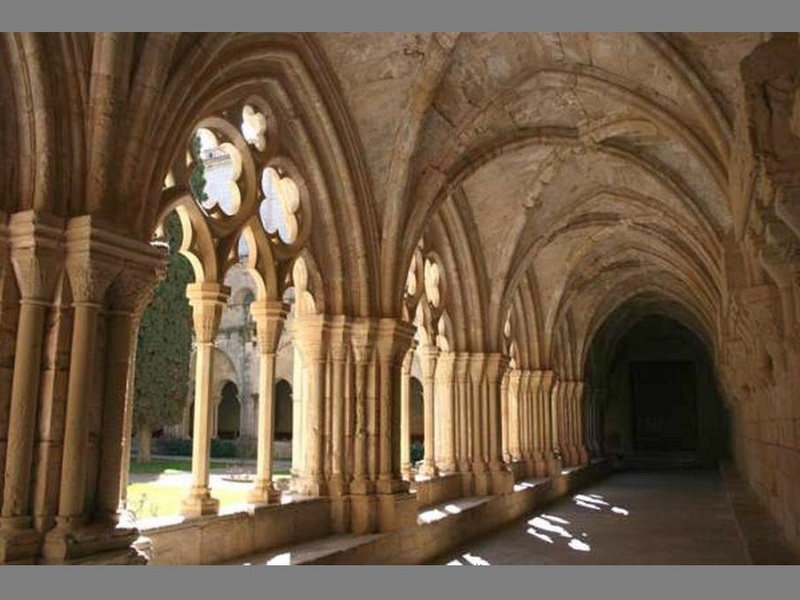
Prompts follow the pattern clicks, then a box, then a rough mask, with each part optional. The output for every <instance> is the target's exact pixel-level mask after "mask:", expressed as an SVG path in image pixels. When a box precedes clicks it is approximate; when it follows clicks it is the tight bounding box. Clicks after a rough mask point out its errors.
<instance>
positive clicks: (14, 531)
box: [0, 517, 42, 565]
mask: <svg viewBox="0 0 800 600" xmlns="http://www.w3.org/2000/svg"><path fill="white" fill-rule="evenodd" d="M41 541H42V536H41V534H40V533H39V532H38V531H36V530H35V529H31V528H30V518H28V517H4V518H2V519H0V564H2V565H8V564H23V565H24V564H34V563H35V560H36V556H37V555H38V554H39V546H40V544H41Z"/></svg>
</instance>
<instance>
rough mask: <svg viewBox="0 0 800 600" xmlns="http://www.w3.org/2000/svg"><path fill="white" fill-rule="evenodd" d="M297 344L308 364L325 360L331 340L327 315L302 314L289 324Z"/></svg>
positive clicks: (288, 326)
mask: <svg viewBox="0 0 800 600" xmlns="http://www.w3.org/2000/svg"><path fill="white" fill-rule="evenodd" d="M287 328H288V329H289V331H290V332H291V334H292V339H293V340H294V343H295V346H296V347H297V349H298V350H299V351H300V354H301V355H302V356H303V360H304V362H305V363H306V364H310V363H318V362H322V361H324V360H325V357H326V353H327V346H328V341H329V328H328V325H327V323H326V322H325V315H300V316H297V317H295V318H294V320H293V321H292V322H291V323H289V324H287Z"/></svg>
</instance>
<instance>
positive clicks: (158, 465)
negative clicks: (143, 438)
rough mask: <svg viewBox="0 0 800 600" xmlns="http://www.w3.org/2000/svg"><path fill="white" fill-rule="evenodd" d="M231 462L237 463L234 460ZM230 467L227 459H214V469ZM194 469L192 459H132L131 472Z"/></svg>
mask: <svg viewBox="0 0 800 600" xmlns="http://www.w3.org/2000/svg"><path fill="white" fill-rule="evenodd" d="M230 464H231V465H233V464H235V463H234V461H233V460H231V461H230ZM227 467H228V462H227V461H219V460H212V461H211V468H212V469H226V468H227ZM191 470H192V461H190V460H158V459H154V460H153V461H152V462H149V463H138V462H135V461H131V464H130V472H131V473H167V472H169V471H181V472H184V473H189V472H191Z"/></svg>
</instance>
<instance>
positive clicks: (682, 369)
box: [630, 361, 697, 452]
mask: <svg viewBox="0 0 800 600" xmlns="http://www.w3.org/2000/svg"><path fill="white" fill-rule="evenodd" d="M630 374H631V399H632V409H633V410H632V411H631V416H632V420H633V449H634V450H636V451H644V452H648V451H669V450H684V451H692V450H696V449H697V404H696V389H695V366H694V363H692V362H689V361H669V362H667V361H658V362H632V363H631V364H630Z"/></svg>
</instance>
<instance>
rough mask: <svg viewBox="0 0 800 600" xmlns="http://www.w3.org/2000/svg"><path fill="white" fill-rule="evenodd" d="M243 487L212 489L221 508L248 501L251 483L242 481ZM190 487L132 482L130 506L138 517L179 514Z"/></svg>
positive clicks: (129, 498)
mask: <svg viewBox="0 0 800 600" xmlns="http://www.w3.org/2000/svg"><path fill="white" fill-rule="evenodd" d="M241 487H242V489H241V490H239V489H228V488H218V489H213V490H212V491H211V495H212V496H214V498H217V499H218V500H219V503H220V508H224V507H227V506H231V505H232V504H242V503H244V502H247V492H249V491H250V488H251V487H252V486H251V485H248V484H245V483H242V484H241ZM188 491H189V490H188V488H187V487H185V486H180V485H175V486H173V485H163V484H155V483H132V484H131V485H129V486H128V508H129V509H131V510H133V511H134V512H135V513H136V518H137V519H149V518H152V517H164V516H168V515H179V514H180V513H181V506H182V503H183V499H184V498H185V497H186V494H187V492H188Z"/></svg>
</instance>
